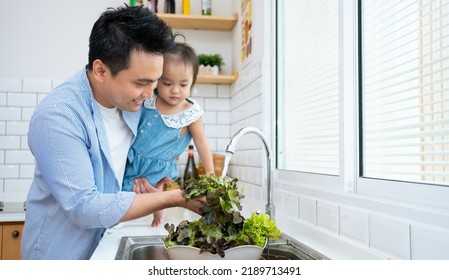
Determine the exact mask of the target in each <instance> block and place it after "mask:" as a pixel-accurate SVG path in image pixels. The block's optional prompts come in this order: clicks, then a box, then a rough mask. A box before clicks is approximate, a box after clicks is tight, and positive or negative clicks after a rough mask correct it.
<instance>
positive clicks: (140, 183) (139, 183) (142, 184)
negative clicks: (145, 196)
mask: <svg viewBox="0 0 449 280" xmlns="http://www.w3.org/2000/svg"><path fill="white" fill-rule="evenodd" d="M169 182H171V178H169V177H165V178H163V179H162V180H160V181H159V182H158V183H157V185H156V187H153V186H152V185H151V184H150V183H149V182H148V180H147V179H146V178H138V179H135V180H134V186H133V191H134V192H135V193H155V192H161V191H162V190H163V188H164V185H165V184H167V183H169ZM164 216H165V209H162V210H159V211H156V212H154V213H153V222H151V226H152V227H158V226H160V225H161V224H162V222H163V221H164Z"/></svg>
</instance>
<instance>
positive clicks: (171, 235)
mask: <svg viewBox="0 0 449 280" xmlns="http://www.w3.org/2000/svg"><path fill="white" fill-rule="evenodd" d="M237 181H238V180H237V179H236V178H235V179H231V178H229V177H227V176H225V177H217V176H216V175H214V174H210V175H200V176H199V177H198V179H191V180H190V181H189V182H188V184H187V186H185V188H184V197H185V198H186V199H193V198H196V197H200V196H206V203H205V204H204V206H203V207H202V208H201V209H200V211H201V214H202V217H201V218H199V219H197V220H195V221H187V220H184V221H182V222H181V223H180V224H179V225H178V226H177V227H176V228H175V226H174V225H173V224H168V223H167V224H166V225H165V229H166V230H167V231H168V235H167V236H166V237H165V238H164V244H165V246H166V247H170V246H173V245H187V246H193V247H197V248H200V249H201V252H210V253H213V254H219V255H220V256H221V257H224V254H225V253H224V251H225V250H226V249H229V248H232V247H236V246H240V245H257V246H261V247H263V246H264V245H265V243H266V240H267V238H270V239H278V238H279V236H280V230H279V229H278V228H277V227H276V225H275V223H274V221H273V220H270V218H269V216H268V215H266V214H256V213H252V215H251V217H250V218H247V219H245V218H244V217H243V216H242V215H241V213H240V211H241V210H242V206H241V204H240V200H241V199H242V198H244V196H243V194H241V193H240V191H239V190H238V188H237Z"/></svg>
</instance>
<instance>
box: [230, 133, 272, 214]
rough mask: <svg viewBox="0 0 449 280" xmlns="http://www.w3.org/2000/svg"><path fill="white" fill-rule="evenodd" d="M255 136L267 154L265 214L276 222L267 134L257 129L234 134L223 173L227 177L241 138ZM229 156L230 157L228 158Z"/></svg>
mask: <svg viewBox="0 0 449 280" xmlns="http://www.w3.org/2000/svg"><path fill="white" fill-rule="evenodd" d="M249 133H252V134H255V135H257V136H258V137H259V138H260V139H261V140H262V142H263V144H264V148H265V152H266V158H267V162H266V165H267V166H266V169H267V204H266V205H265V213H266V214H267V215H268V216H269V217H270V219H272V220H274V217H275V208H274V204H273V185H272V178H271V173H272V162H271V148H270V145H269V144H268V140H267V138H266V136H265V134H264V133H263V132H262V131H261V130H259V129H257V128H255V127H244V128H242V129H240V130H239V131H237V133H235V134H234V136H233V137H232V138H231V141H230V142H229V144H228V146H227V148H226V158H227V159H225V165H224V167H223V173H222V176H226V173H227V170H228V164H229V161H230V156H232V155H233V154H234V153H235V147H236V144H237V142H238V141H239V140H240V138H241V137H242V136H243V135H245V134H249ZM228 155H229V157H228Z"/></svg>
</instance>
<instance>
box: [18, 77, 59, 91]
mask: <svg viewBox="0 0 449 280" xmlns="http://www.w3.org/2000/svg"><path fill="white" fill-rule="evenodd" d="M51 89H52V80H46V79H23V92H35V93H37V92H50V91H51Z"/></svg>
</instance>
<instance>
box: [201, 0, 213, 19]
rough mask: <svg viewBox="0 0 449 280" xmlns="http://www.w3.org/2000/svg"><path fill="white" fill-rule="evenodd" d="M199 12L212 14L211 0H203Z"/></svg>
mask: <svg viewBox="0 0 449 280" xmlns="http://www.w3.org/2000/svg"><path fill="white" fill-rule="evenodd" d="M201 14H202V15H203V16H210V15H212V0H203V3H202V5H201Z"/></svg>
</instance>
